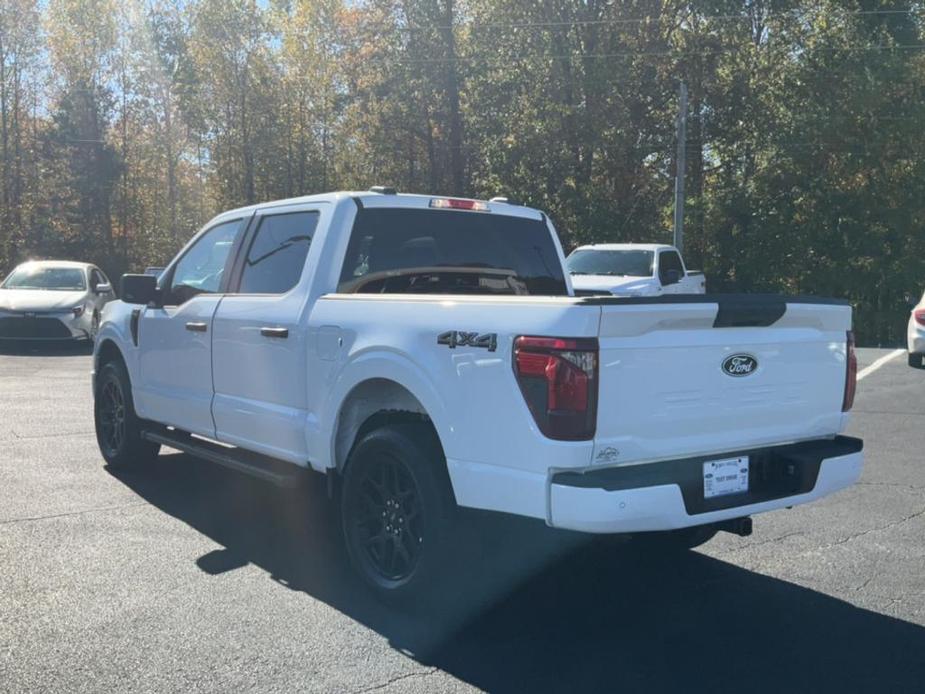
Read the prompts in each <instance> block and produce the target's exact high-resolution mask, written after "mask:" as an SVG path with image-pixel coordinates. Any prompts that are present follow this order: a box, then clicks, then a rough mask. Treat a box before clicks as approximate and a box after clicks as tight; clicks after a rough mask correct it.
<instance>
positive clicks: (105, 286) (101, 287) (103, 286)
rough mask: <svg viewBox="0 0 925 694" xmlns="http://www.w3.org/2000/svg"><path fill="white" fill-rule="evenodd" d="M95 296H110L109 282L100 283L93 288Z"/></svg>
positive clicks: (110, 287) (110, 286)
mask: <svg viewBox="0 0 925 694" xmlns="http://www.w3.org/2000/svg"><path fill="white" fill-rule="evenodd" d="M93 291H95V292H96V293H97V294H112V285H111V284H109V282H100V283H99V284H98V285H96V287H94V288H93Z"/></svg>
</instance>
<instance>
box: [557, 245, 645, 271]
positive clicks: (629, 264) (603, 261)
mask: <svg viewBox="0 0 925 694" xmlns="http://www.w3.org/2000/svg"><path fill="white" fill-rule="evenodd" d="M654 259H655V254H654V253H653V252H652V251H605V250H592V249H590V248H589V249H585V250H577V251H574V252H573V253H572V254H571V255H570V256H569V257H568V258H567V259H566V261H565V266H566V267H567V268H568V271H569V272H570V273H571V274H573V275H619V276H629V277H651V276H652V265H653V260H654Z"/></svg>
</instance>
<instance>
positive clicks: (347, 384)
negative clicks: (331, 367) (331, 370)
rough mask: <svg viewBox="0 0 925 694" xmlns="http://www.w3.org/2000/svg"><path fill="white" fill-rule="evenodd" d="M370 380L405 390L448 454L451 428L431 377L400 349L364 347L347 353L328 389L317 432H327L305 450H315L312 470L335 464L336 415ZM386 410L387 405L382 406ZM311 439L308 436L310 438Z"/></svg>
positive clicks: (444, 406)
mask: <svg viewBox="0 0 925 694" xmlns="http://www.w3.org/2000/svg"><path fill="white" fill-rule="evenodd" d="M372 379H385V380H388V381H392V382H394V383H396V384H397V385H399V386H401V387H402V388H404V389H405V390H406V391H408V392H409V393H410V394H411V395H412V396H413V397H414V398H415V399H416V400H417V401H418V403H420V405H421V407H422V408H423V409H424V411H425V412H426V413H427V415H428V416H429V417H430V420H431V421H432V422H433V425H434V428H435V429H436V430H437V435H438V437H439V438H440V442H441V444H442V445H443V447H444V451H445V452H446V454H447V455H448V456H449V455H450V452H449V451H450V450H451V449H452V447H453V441H454V430H453V427H452V425H451V423H450V421H449V415H448V412H447V408H446V404H445V402H444V398H443V396H442V395H441V393H440V391H439V389H438V388H437V387H436V384H435V383H434V382H433V380H432V379H431V377H430V376H429V375H428V374H427V372H425V371H424V369H422V368H421V367H420V366H419V365H418V364H416V363H415V362H414V361H413V360H412V358H411V357H410V356H408V355H406V354H404V353H402V352H399V351H395V350H387V349H381V348H378V349H367V350H362V351H358V352H356V353H355V354H351V355H350V357H349V358H348V360H347V362H346V363H345V364H344V365H343V367H342V368H341V369H340V372H339V373H338V374H337V378H336V381H335V383H334V384H333V386H332V387H331V388H330V390H329V391H328V397H327V398H326V400H325V402H324V405H323V407H322V409H321V416H320V417H319V422H318V429H317V431H318V432H319V433H320V434H321V435H322V436H323V435H324V432H327V434H328V435H327V437H326V440H325V442H324V446H323V447H322V448H320V449H317V448H315V447H313V446H312V441H311V440H309V442H308V443H309V450H310V451H312V450H313V449H315V450H317V453H318V454H319V455H318V456H313V460H312V465H313V467H315V468H316V469H325V468H332V467H335V466H336V464H337V438H338V437H337V430H338V424H339V422H338V416H339V414H340V411H341V408H342V406H343V404H344V402H345V401H346V400H347V398H348V397H349V396H350V395H351V393H353V392H354V390H355V389H356V388H357V387H358V386H360V385H361V384H362V383H364V382H367V381H370V380H372ZM385 409H388V408H385ZM310 439H311V437H310Z"/></svg>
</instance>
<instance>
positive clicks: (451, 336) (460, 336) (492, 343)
mask: <svg viewBox="0 0 925 694" xmlns="http://www.w3.org/2000/svg"><path fill="white" fill-rule="evenodd" d="M437 344H438V345H446V346H447V347H449V348H450V349H455V348H457V347H480V348H481V349H487V350H488V351H489V352H494V351H495V350H496V349H498V334H497V333H484V334H479V333H468V332H465V331H463V330H450V331H448V332H445V333H440V334H439V335H437Z"/></svg>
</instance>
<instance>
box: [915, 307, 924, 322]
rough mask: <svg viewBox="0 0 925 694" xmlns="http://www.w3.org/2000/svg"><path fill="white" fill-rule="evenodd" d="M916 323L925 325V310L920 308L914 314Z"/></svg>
mask: <svg viewBox="0 0 925 694" xmlns="http://www.w3.org/2000/svg"><path fill="white" fill-rule="evenodd" d="M912 316H913V318H915V322H916V323H918V324H919V325H925V308H918V309H916V310H915V311H913V312H912Z"/></svg>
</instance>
